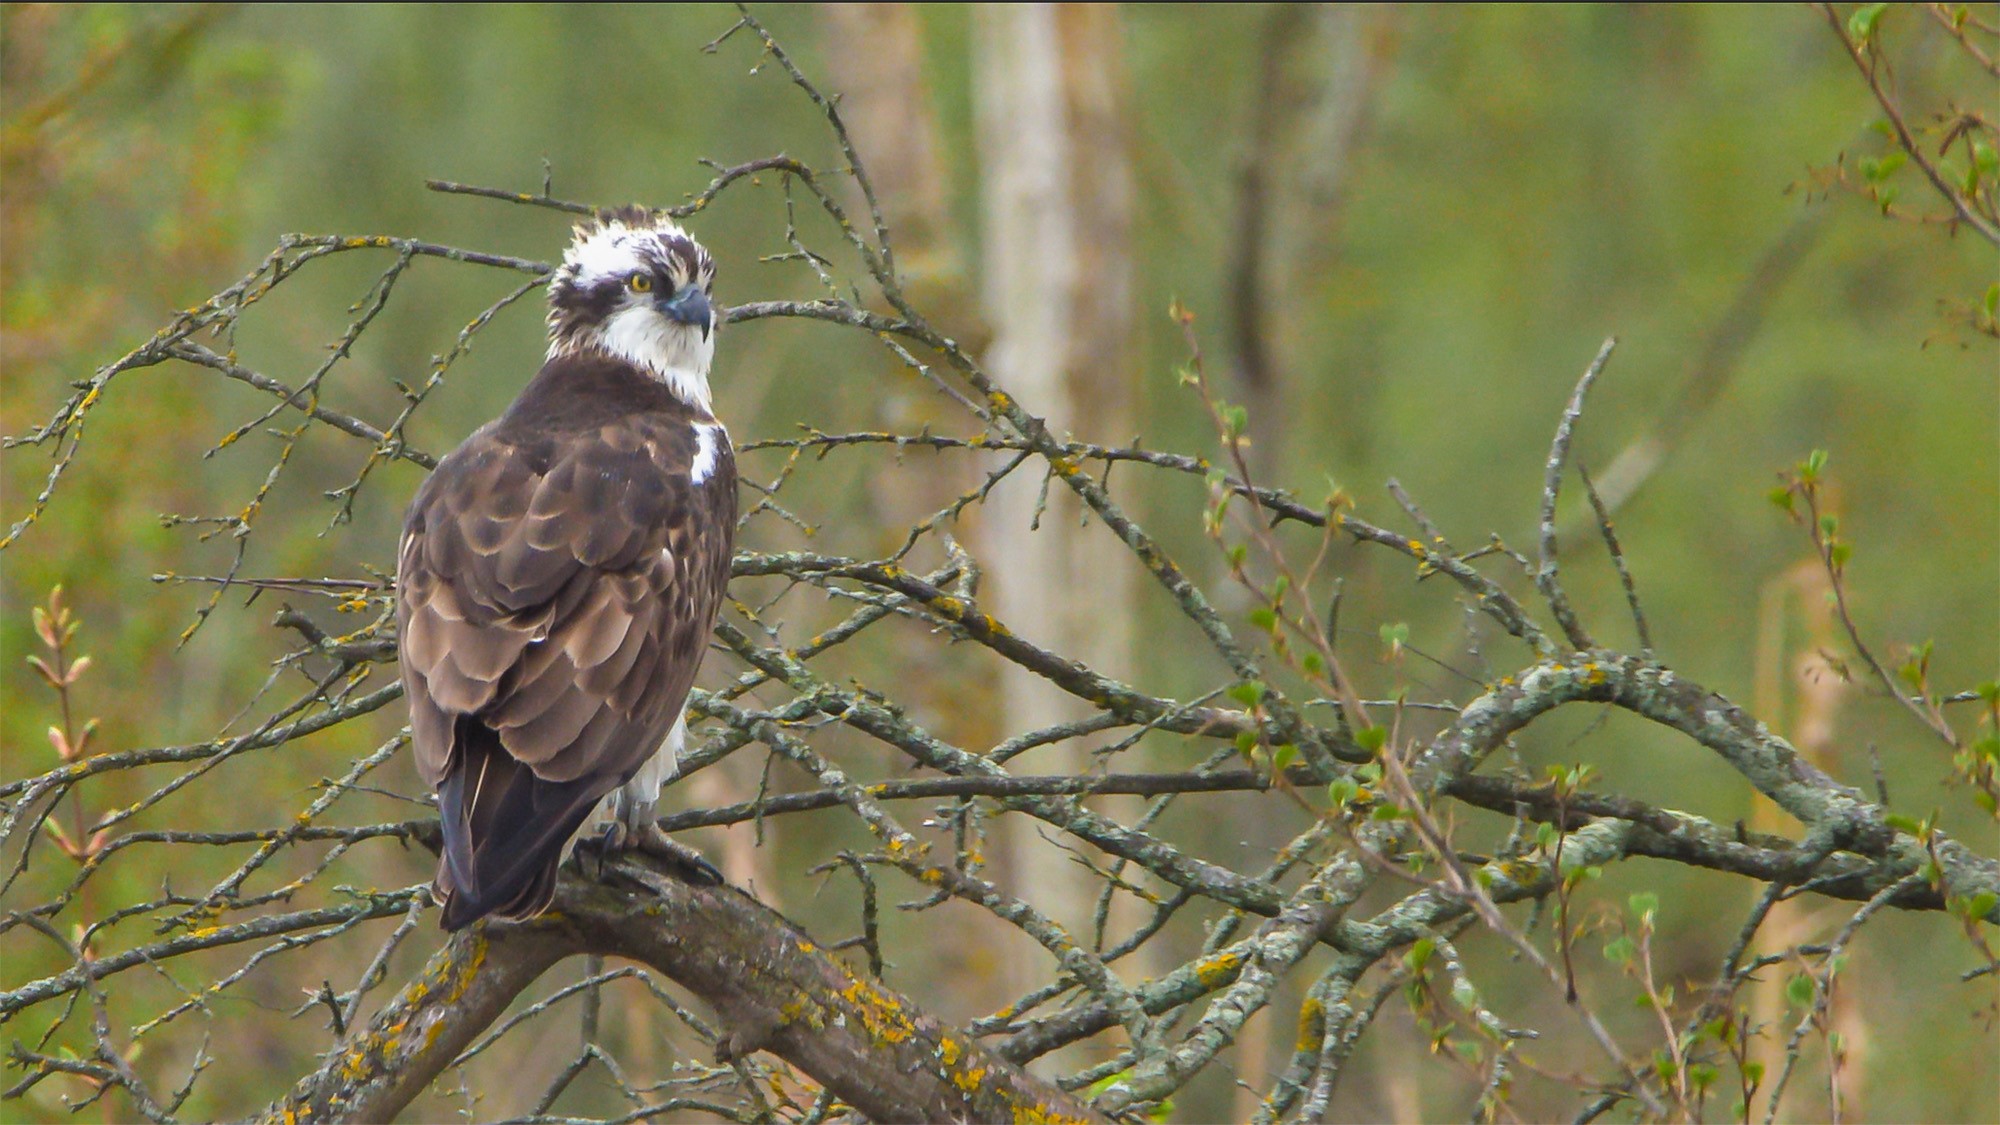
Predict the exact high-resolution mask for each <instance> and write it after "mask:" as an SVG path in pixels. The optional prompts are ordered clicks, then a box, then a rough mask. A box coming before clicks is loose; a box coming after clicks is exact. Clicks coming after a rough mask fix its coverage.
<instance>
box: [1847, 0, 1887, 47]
mask: <svg viewBox="0 0 2000 1125" xmlns="http://www.w3.org/2000/svg"><path fill="white" fill-rule="evenodd" d="M1888 10H1889V5H1887V4H1863V5H1862V6H1861V7H1859V8H1856V9H1854V11H1853V12H1852V13H1851V14H1849V15H1848V17H1847V34H1849V35H1851V36H1853V37H1854V41H1855V43H1856V44H1866V43H1867V42H1868V41H1869V40H1870V39H1873V38H1874V37H1875V29H1876V27H1877V26H1879V25H1880V24H1881V22H1882V13H1883V12H1886V11H1888Z"/></svg>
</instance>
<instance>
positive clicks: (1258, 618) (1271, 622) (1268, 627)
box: [1247, 605, 1278, 633]
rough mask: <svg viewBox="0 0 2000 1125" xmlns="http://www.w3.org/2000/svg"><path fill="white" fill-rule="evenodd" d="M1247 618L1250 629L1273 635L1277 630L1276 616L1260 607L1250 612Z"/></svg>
mask: <svg viewBox="0 0 2000 1125" xmlns="http://www.w3.org/2000/svg"><path fill="white" fill-rule="evenodd" d="M1247 616H1248V617H1249V618H1250V625H1251V627H1252V628H1255V629H1262V630H1263V631H1264V632H1266V633H1275V632H1277V630H1278V615H1277V614H1275V613H1272V612H1271V611H1270V610H1268V609H1265V608H1264V607H1263V606H1261V605H1260V606H1258V607H1257V608H1255V609H1253V610H1251V611H1250V612H1249V614H1248V615H1247Z"/></svg>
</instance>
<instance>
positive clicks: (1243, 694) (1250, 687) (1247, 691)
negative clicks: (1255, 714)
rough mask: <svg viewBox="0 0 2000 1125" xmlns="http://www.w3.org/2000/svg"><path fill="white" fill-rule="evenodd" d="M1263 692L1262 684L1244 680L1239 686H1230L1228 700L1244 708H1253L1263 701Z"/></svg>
mask: <svg viewBox="0 0 2000 1125" xmlns="http://www.w3.org/2000/svg"><path fill="white" fill-rule="evenodd" d="M1264 692H1265V688H1264V685H1263V684H1262V683H1260V682H1258V681H1256V680H1245V681H1243V682H1242V683H1240V684H1234V685H1231V687H1230V689H1229V698H1231V699H1234V700H1235V701H1236V702H1238V703H1241V704H1242V705H1243V706H1245V707H1255V706H1257V705H1258V704H1259V703H1262V702H1263V701H1264Z"/></svg>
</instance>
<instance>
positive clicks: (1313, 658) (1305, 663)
mask: <svg viewBox="0 0 2000 1125" xmlns="http://www.w3.org/2000/svg"><path fill="white" fill-rule="evenodd" d="M1299 665H1300V667H1302V668H1304V669H1305V670H1306V675H1308V676H1317V675H1319V674H1320V673H1322V672H1324V671H1326V661H1324V660H1322V659H1320V655H1319V653H1316V652H1309V653H1306V655H1305V659H1303V660H1301V661H1299Z"/></svg>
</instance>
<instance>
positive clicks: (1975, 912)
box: [1965, 891, 2000, 922]
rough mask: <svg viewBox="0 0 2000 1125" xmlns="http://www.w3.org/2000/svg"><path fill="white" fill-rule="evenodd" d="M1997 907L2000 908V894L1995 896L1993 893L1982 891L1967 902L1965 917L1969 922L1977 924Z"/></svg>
mask: <svg viewBox="0 0 2000 1125" xmlns="http://www.w3.org/2000/svg"><path fill="white" fill-rule="evenodd" d="M1995 906H2000V894H1994V893H1993V892H1992V891H1980V892H1979V893H1978V894H1976V895H1973V896H1972V897H1971V898H1970V899H1969V900H1967V901H1966V904H1965V917H1966V919H1967V920H1968V921H1972V922H1977V921H1979V920H1981V919H1983V918H1985V917H1986V916H1987V915H1988V914H1991V913H1993V908H1994V907H1995Z"/></svg>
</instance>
